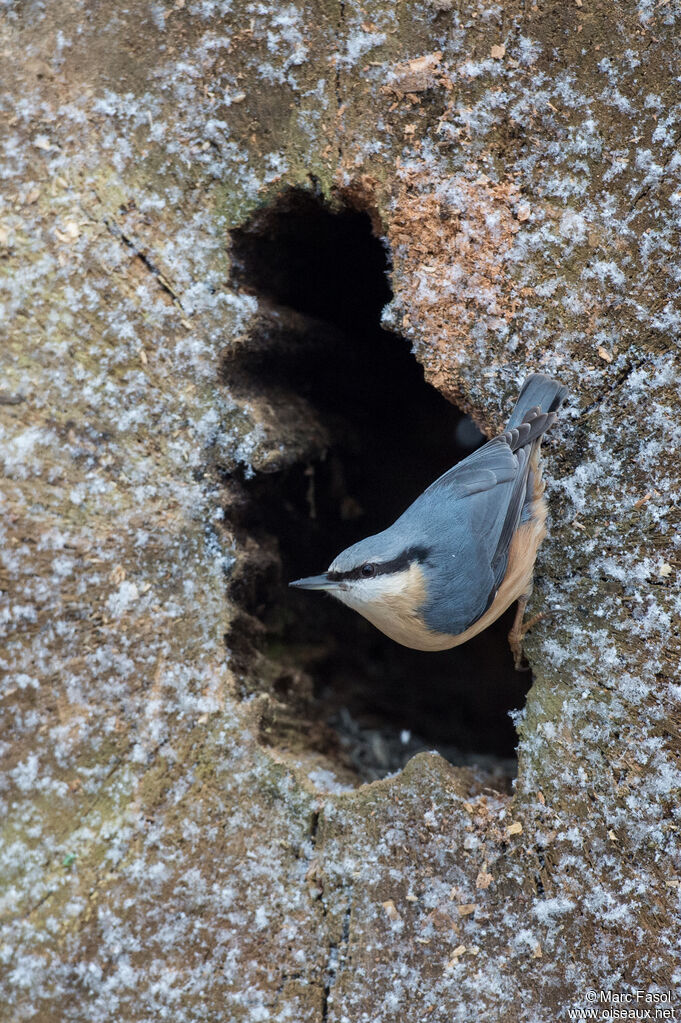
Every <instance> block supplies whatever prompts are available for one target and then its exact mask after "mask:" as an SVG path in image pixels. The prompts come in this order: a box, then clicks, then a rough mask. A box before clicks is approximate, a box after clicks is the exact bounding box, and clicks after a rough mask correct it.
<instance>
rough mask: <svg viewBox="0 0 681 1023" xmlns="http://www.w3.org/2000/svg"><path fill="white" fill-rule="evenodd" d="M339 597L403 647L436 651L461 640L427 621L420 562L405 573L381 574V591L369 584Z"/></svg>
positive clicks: (423, 581)
mask: <svg viewBox="0 0 681 1023" xmlns="http://www.w3.org/2000/svg"><path fill="white" fill-rule="evenodd" d="M372 582H373V580H372ZM338 597H339V599H340V600H342V601H343V603H345V604H347V605H348V606H349V607H351V608H353V609H354V610H355V611H358V612H359V614H361V615H362V616H363V617H364V618H366V619H367V621H369V622H371V624H372V625H375V626H376V628H377V629H380V630H381V632H384V633H385V635H386V636H389V637H390V639H394V640H395V642H396V643H401V644H402V646H408V647H411V648H412V649H413V650H430V651H435V650H446V649H447V648H448V647H451V646H455V645H456V643H457V637H456V636H448V635H446V634H445V633H442V632H433V630H432V629H429V628H428V626H427V625H426V624H425V622H424V620H423V617H422V615H421V612H420V608H422V607H423V604H424V603H425V600H426V582H425V579H424V576H423V570H422V568H421V566H420V565H419V564H418V563H417V562H412V564H411V565H410V566H409V568H406V569H404V570H403V571H401V572H395V573H394V574H391V575H390V576H383V577H381V590H380V592H376V589H375V588H374V587H371V588H370V587H368V586H367V587H366V588H365V590H364V592H363V591H362V589H361V588H360V589H357V590H353V591H347V592H345V593H343V592H340V593H338Z"/></svg>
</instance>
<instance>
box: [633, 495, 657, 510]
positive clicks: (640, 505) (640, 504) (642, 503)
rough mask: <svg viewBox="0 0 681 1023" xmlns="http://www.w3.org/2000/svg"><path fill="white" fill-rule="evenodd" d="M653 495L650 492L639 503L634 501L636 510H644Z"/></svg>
mask: <svg viewBox="0 0 681 1023" xmlns="http://www.w3.org/2000/svg"><path fill="white" fill-rule="evenodd" d="M652 496H653V495H652V494H651V493H650V492H648V493H647V494H646V495H645V496H644V497H640V498H639V499H638V501H634V508H642V507H643V505H644V504H647V503H648V501H649V500H650V498H651V497H652Z"/></svg>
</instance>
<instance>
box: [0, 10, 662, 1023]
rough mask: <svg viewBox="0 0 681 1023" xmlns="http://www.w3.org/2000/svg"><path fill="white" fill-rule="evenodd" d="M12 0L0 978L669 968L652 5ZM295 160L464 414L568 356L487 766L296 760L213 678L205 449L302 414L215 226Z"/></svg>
mask: <svg viewBox="0 0 681 1023" xmlns="http://www.w3.org/2000/svg"><path fill="white" fill-rule="evenodd" d="M3 9H4V22H3V28H2V65H3V78H4V85H5V88H4V90H3V95H2V97H1V98H0V102H1V103H2V106H3V127H2V135H3V148H2V180H3V189H2V191H3V195H2V199H1V205H0V259H1V263H0V266H1V267H2V272H3V280H2V290H3V299H2V301H3V305H2V307H0V308H2V312H3V317H4V324H5V326H4V339H3V344H2V354H1V356H0V357H1V358H2V361H3V364H4V381H3V383H2V394H1V395H0V402H1V404H0V431H1V433H0V436H1V438H2V446H1V450H2V458H3V460H4V469H5V477H6V478H5V482H4V485H3V492H2V502H3V505H2V522H1V524H0V528H1V529H2V576H1V577H0V578H1V579H2V583H1V585H2V623H3V628H4V629H5V630H6V639H5V640H4V641H3V644H2V650H1V651H0V663H1V664H2V671H3V676H4V681H3V693H4V695H3V702H2V718H1V725H0V727H1V729H2V734H1V735H0V752H1V754H2V758H3V774H2V781H1V782H0V798H1V800H2V812H1V815H0V816H1V828H2V830H1V834H2V839H1V850H0V852H1V863H2V867H1V880H2V902H1V905H2V914H3V928H4V929H3V932H2V939H1V941H2V943H1V944H0V963H2V967H1V968H0V990H1V992H2V995H1V997H0V1005H1V1006H2V1007H1V1008H0V1017H1V1018H2V1019H6V1020H8V1021H9V1020H12V1021H17V1020H32V1019H36V1020H37V1019H39V1020H41V1021H48V1020H55V1021H56V1020H60V1021H64V1020H83V1021H84V1020H88V1021H99V1020H109V1019H117V1020H126V1021H128V1020H130V1021H132V1020H152V1019H153V1020H158V1019H162V1018H169V1019H172V1020H174V1021H175V1023H179V1021H183V1020H196V1019H211V1020H224V1021H230V1023H231V1021H241V1020H244V1021H246V1020H253V1021H255V1020H270V1019H271V1020H282V1021H283V1020H294V1021H296V1023H302V1021H308V1020H309V1021H320V1023H321V1021H328V1023H332V1021H335V1023H340V1021H352V1023H356V1021H372V1023H378V1021H384V1023H388V1021H398V1020H399V1021H405V1020H442V1021H445V1020H446V1021H448V1023H452V1021H455V1020H461V1021H464V1020H466V1021H468V1020H471V1019H480V1020H482V1019H485V1020H516V1019H522V1020H533V1021H534V1020H537V1021H539V1020H542V1021H547V1023H549V1021H550V1023H553V1021H555V1020H556V1019H559V1018H567V1016H566V1012H567V1008H568V1007H573V1006H574V1007H576V1006H580V1005H582V1004H585V999H586V997H587V994H586V993H587V989H588V988H591V989H594V990H596V991H598V990H599V989H601V988H603V989H612V990H614V991H615V992H622V991H629V990H631V988H632V987H636V988H641V989H643V990H645V991H648V990H653V989H658V988H659V989H662V990H666V989H670V988H671V989H673V992H674V993H673V995H672V999H674V998H676V997H677V996H678V998H679V1000H678V1001H677V1002H676V1003H674V1001H672V1004H675V1005H676V1008H677V1010H681V994H680V993H679V992H680V991H681V973H680V971H679V966H678V962H679V958H678V957H679V947H678V939H679V933H680V928H679V915H678V900H679V884H680V881H679V878H680V877H681V863H680V862H679V842H678V827H679V810H678V807H679V782H680V781H681V774H680V773H679V763H678V760H679V710H678V708H679V698H680V697H681V687H680V685H679V671H678V665H679V651H680V649H681V646H680V642H679V634H678V615H679V609H680V600H679V593H678V572H679V568H680V566H681V561H680V558H679V540H678V537H679V533H678V528H679V515H678V500H679V486H680V481H679V463H678V454H677V453H676V450H677V448H678V444H679V440H681V437H680V434H679V426H678V409H679V393H680V392H679V385H680V383H681V373H680V367H679V356H678V349H677V343H678V333H679V321H680V315H681V309H680V307H679V262H678V251H679V236H678V223H679V212H678V211H679V208H680V206H679V204H680V203H681V158H679V155H678V151H677V150H678V140H679V133H680V132H681V106H680V105H679V103H678V81H677V75H678V9H677V5H676V4H675V3H674V2H672V3H669V4H666V3H664V2H663V3H661V4H656V5H655V4H653V3H652V2H650V0H640V2H639V4H638V5H636V4H633V3H624V4H616V5H613V4H611V3H605V2H604V0H584V3H583V4H582V3H581V2H580V0H577V2H576V3H567V2H565V0H548V2H546V3H542V4H538V5H534V6H532V5H530V4H524V3H509V4H505V5H504V6H503V7H502V6H501V5H492V6H490V7H486V6H477V5H476V4H475V3H466V2H465V0H464V2H449V0H431V2H430V3H426V2H425V0H421V2H419V3H400V4H397V5H396V4H395V3H393V2H392V0H391V2H389V3H388V2H386V3H381V2H379V0H367V2H366V3H365V4H364V5H363V6H360V5H359V4H358V3H355V2H354V0H344V2H340V3H332V2H330V0H327V2H324V3H322V4H312V3H308V4H306V3H304V2H298V0H296V2H292V3H290V4H288V5H286V6H283V7H280V6H278V5H274V4H270V5H260V4H255V3H246V2H235V3H233V4H230V3H229V2H218V0H176V2H175V3H170V2H168V3H164V2H156V3H147V2H143V0H131V2H130V3H128V4H127V6H125V7H122V6H121V5H110V4H100V3H93V2H91V3H83V2H78V0H76V2H73V0H69V2H66V0H52V2H51V3H50V4H49V5H44V4H41V3H38V2H33V3H31V2H28V3H21V4H16V5H13V4H11V3H10V4H9V5H8V4H5V5H4V8H3ZM312 179H314V181H315V182H316V184H317V187H318V188H319V189H320V190H321V192H322V193H323V194H324V195H325V196H327V197H328V198H329V200H332V201H335V202H341V201H342V202H344V203H349V204H352V205H354V206H355V207H357V208H362V209H366V210H368V211H369V212H370V214H371V217H372V220H373V223H374V226H375V229H376V231H377V232H378V233H380V234H381V235H383V236H384V237H386V238H387V239H388V242H389V245H390V247H391V252H392V259H393V272H392V286H393V290H394V296H395V297H394V301H393V303H392V304H391V306H390V308H389V309H388V311H387V312H386V322H388V323H389V324H391V325H392V326H394V328H395V329H397V330H398V331H399V332H401V333H402V334H404V335H405V336H407V337H408V338H409V339H410V341H411V342H412V343H413V346H414V351H415V353H416V355H417V357H418V359H419V360H420V361H421V362H422V363H423V366H424V367H425V371H426V374H427V377H428V379H429V380H431V381H432V382H433V383H434V384H435V385H436V386H437V387H438V388H439V389H440V390H442V391H443V393H445V394H446V395H448V396H449V397H452V398H454V399H455V400H456V401H457V402H458V403H459V404H460V405H461V407H463V408H465V409H467V410H472V411H473V412H474V414H475V416H476V419H477V420H478V422H480V423H481V424H482V425H484V426H485V427H486V428H488V429H489V430H491V429H492V428H496V427H498V426H499V425H500V424H501V423H502V421H503V418H504V415H505V413H506V411H507V409H508V405H509V401H510V400H511V398H512V396H513V394H514V393H515V391H516V389H517V385H518V383H519V382H520V381H521V380H522V378H523V376H524V375H525V374H526V372H527V371H528V370H529V369H534V368H542V369H546V370H548V371H550V372H552V373H555V374H557V375H558V376H560V378H561V379H562V380H564V382H565V383H566V384H567V385H568V386H569V388H570V392H571V396H572V405H571V407H570V408H571V410H568V412H567V413H566V414H564V415H563V417H562V425H561V428H560V430H558V431H556V433H555V436H554V437H553V440H552V450H551V456H550V460H549V466H548V469H547V476H548V484H549V493H550V500H551V507H552V527H551V536H550V539H549V541H547V543H546V544H545V545H544V547H543V548H542V551H541V554H540V563H541V580H540V584H539V585H538V587H537V591H536V597H535V602H534V605H533V606H534V607H535V610H537V609H539V608H540V607H542V606H544V607H545V606H548V607H549V608H550V609H551V611H552V614H551V617H550V618H548V619H547V620H545V621H544V622H542V623H541V624H540V625H539V626H538V627H537V628H536V629H535V630H534V631H533V633H532V636H531V639H530V640H529V641H528V643H527V651H528V655H529V657H530V660H531V664H532V668H533V672H534V685H533V687H532V690H531V692H530V694H529V698H528V701H527V706H526V708H525V710H524V713H523V714H522V716H521V719H520V720H519V732H520V737H521V741H520V748H519V774H518V780H517V783H516V786H515V790H514V793H513V795H512V796H509V795H501V794H493V793H490V792H488V793H486V794H485V793H481V791H480V788H479V785H478V783H477V782H476V781H475V779H474V778H473V776H472V775H471V774H470V773H468V772H467V771H465V770H463V769H457V768H454V767H451V766H450V765H448V764H447V763H446V762H445V761H444V760H442V759H441V758H440V757H438V756H437V755H436V754H422V755H419V756H418V757H416V758H415V759H413V760H412V761H411V762H410V763H409V765H408V767H407V768H406V769H405V770H404V771H403V772H402V773H400V774H398V775H397V776H395V777H393V778H390V779H385V780H383V781H379V782H376V783H374V784H373V785H370V786H363V787H359V788H355V789H351V790H348V791H344V792H341V793H337V794H334V793H333V792H324V791H322V789H321V788H320V786H319V785H315V784H314V783H313V781H312V780H310V771H311V769H312V768H313V767H315V766H316V768H317V769H318V774H317V777H322V775H323V769H326V768H328V766H329V764H328V762H327V760H326V759H325V757H324V755H323V753H321V752H319V751H318V752H310V750H309V749H308V750H307V751H306V750H303V749H302V747H301V749H300V750H298V751H297V750H296V748H295V743H293V742H291V743H289V744H288V746H287V748H286V749H284V748H283V746H282V748H277V744H276V742H275V743H274V745H272V744H269V745H263V744H262V742H261V739H262V735H263V734H264V732H263V729H264V725H263V721H264V720H266V719H267V716H268V714H270V713H271V707H272V704H273V698H272V696H271V693H270V692H269V691H268V689H267V685H266V684H265V682H266V674H267V670H268V667H267V663H266V661H265V659H264V658H262V660H261V661H260V662H258V661H257V660H256V662H255V663H254V664H253V663H251V666H250V668H249V670H250V672H251V675H252V677H253V679H254V685H253V690H252V691H251V692H250V693H248V694H246V698H245V699H244V698H243V696H244V693H243V691H242V690H241V689H240V687H239V686H238V685H237V684H236V682H235V675H234V673H233V670H232V668H233V658H231V657H230V651H229V650H227V651H226V650H225V645H224V640H223V636H224V634H225V632H227V631H228V629H229V626H230V622H231V621H232V620H233V617H234V615H235V614H237V609H236V607H235V604H234V603H230V602H229V601H228V599H227V596H226V581H225V574H226V573H227V572H229V571H232V570H233V571H236V572H237V573H238V572H239V566H240V565H241V564H242V562H243V560H244V559H245V558H246V557H247V555H248V556H250V557H251V558H253V557H256V556H258V555H260V556H262V557H264V556H265V555H264V554H263V552H262V551H260V552H255V551H251V552H250V554H249V552H248V551H246V550H245V548H244V544H243V543H242V542H240V540H239V537H238V536H237V537H236V538H235V536H234V535H233V534H232V532H230V529H229V528H228V527H227V525H226V523H227V522H228V521H229V516H228V518H227V519H224V517H223V511H222V509H223V505H224V490H223V487H222V479H223V477H224V473H225V472H226V471H227V472H228V471H230V470H236V469H238V468H239V467H241V468H242V469H243V468H244V467H246V470H247V474H248V473H250V472H253V473H255V474H256V476H257V474H258V473H264V472H270V471H272V470H273V469H275V468H277V467H278V466H281V465H287V464H290V463H292V462H293V461H295V460H297V459H300V458H301V457H307V456H308V455H309V454H310V453H314V452H319V451H320V450H321V449H322V448H323V446H324V443H325V438H324V437H323V436H320V434H319V430H318V429H317V428H316V424H315V422H314V417H313V416H312V415H311V413H309V410H308V409H307V408H306V407H305V405H304V402H302V401H301V402H300V403H299V404H298V405H296V406H295V407H294V406H293V405H292V404H291V401H292V399H291V398H290V396H286V395H285V394H282V395H279V397H278V398H277V396H276V395H270V396H269V397H267V398H266V399H262V396H260V397H259V395H258V392H257V387H256V386H255V385H253V387H252V390H251V392H248V390H247V389H243V388H242V390H241V391H240V390H239V388H238V387H237V385H236V383H235V384H234V386H232V383H231V378H230V372H229V358H231V356H230V354H229V353H230V352H231V353H233V352H234V351H235V350H237V349H238V347H239V346H242V347H245V348H246V349H247V348H248V345H249V343H254V342H253V341H252V339H253V337H255V336H256V335H257V336H259V337H260V338H262V337H263V332H265V333H266V329H265V327H263V323H266V321H267V317H268V316H270V317H274V318H275V319H276V318H277V316H278V315H280V314H278V313H277V311H276V310H274V311H272V310H270V311H266V310H263V309H262V308H261V309H259V308H258V304H257V302H256V301H255V299H253V298H252V297H249V296H247V295H244V294H242V293H239V292H238V291H237V290H235V288H234V287H233V286H232V285H231V284H230V273H229V257H228V243H227V239H228V231H229V230H230V229H231V228H234V227H237V226H239V225H240V224H242V223H243V222H244V220H245V219H246V218H247V217H248V216H249V215H250V214H251V213H252V212H253V211H254V210H255V209H256V207H258V206H259V205H261V204H263V203H265V202H266V201H267V200H268V199H271V198H272V197H273V196H275V195H276V194H278V193H279V192H281V191H282V190H283V189H285V188H286V187H287V186H291V185H303V186H309V185H310V182H311V180H312ZM254 325H255V326H257V330H256V329H255V326H254ZM258 325H259V326H258ZM249 338H250V339H251V341H249ZM225 367H227V368H225ZM254 627H255V624H254ZM259 672H260V674H259ZM259 679H261V680H265V681H263V685H262V691H261V692H258V691H257V689H258V680H259ZM300 684H301V686H303V685H304V683H303V682H301V683H300ZM301 699H302V697H301ZM320 770H321V771H322V774H319V771H320ZM314 777H315V774H314V771H313V772H312V778H313V779H314Z"/></svg>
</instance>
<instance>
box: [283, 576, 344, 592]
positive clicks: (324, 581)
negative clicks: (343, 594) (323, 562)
mask: <svg viewBox="0 0 681 1023" xmlns="http://www.w3.org/2000/svg"><path fill="white" fill-rule="evenodd" d="M289 586H294V587H295V588H296V589H298V590H328V589H329V588H330V587H332V586H333V580H331V579H329V577H328V575H327V574H326V572H324V574H323V575H309V576H308V577H307V578H306V579H295V580H294V581H293V582H292V583H289Z"/></svg>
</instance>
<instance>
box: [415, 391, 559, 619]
mask: <svg viewBox="0 0 681 1023" xmlns="http://www.w3.org/2000/svg"><path fill="white" fill-rule="evenodd" d="M554 418H555V416H554V415H553V414H550V415H548V416H547V415H545V414H541V413H539V411H538V410H537V409H530V410H529V411H528V412H527V414H526V416H525V419H524V421H523V422H522V423H521V424H519V426H518V427H516V428H513V429H510V430H507V431H506V432H505V433H503V434H501V435H500V436H499V437H495V438H494V439H493V440H491V441H488V443H487V444H484V445H483V446H482V447H481V448H478V450H477V451H475V452H473V454H472V455H469V456H468V458H466V459H464V460H463V461H462V462H460V463H459V464H458V465H455V466H454V467H453V468H452V469H450V470H449V471H448V472H446V473H445V474H444V475H443V476H441V477H440V478H439V479H437V480H436V481H435V482H434V483H433V484H431V486H430V487H428V489H427V490H425V491H424V493H423V494H422V495H421V496H420V497H419V498H418V499H417V500H416V501H415V502H414V504H413V505H412V506H411V507H410V508H409V509H408V510H407V512H405V514H404V516H403V519H405V520H407V521H409V520H411V521H412V522H413V523H414V527H416V525H417V523H419V524H421V525H422V527H423V526H424V528H423V529H422V532H423V533H424V540H425V542H426V545H427V547H428V549H429V550H430V552H431V553H430V555H429V560H430V566H429V570H428V594H427V600H426V604H425V605H424V608H423V613H424V617H425V618H426V622H427V624H428V626H429V627H430V628H431V629H434V630H436V631H438V632H446V633H449V634H451V635H457V634H458V633H460V632H463V631H464V630H465V629H467V628H468V626H469V625H472V624H473V622H475V621H477V619H478V618H479V617H480V616H481V615H482V614H483V613H484V612H485V610H486V609H487V607H489V605H490V604H491V602H492V601H493V599H494V596H495V594H496V591H497V589H498V588H499V586H500V584H501V581H502V580H503V577H504V575H505V573H506V568H507V564H508V553H509V548H510V544H511V540H512V539H513V535H514V533H515V531H516V529H517V528H518V524H519V523H520V519H521V515H522V512H523V507H524V505H525V502H526V498H527V487H528V479H529V470H530V455H531V450H532V446H533V445H534V444H535V442H538V441H539V439H540V437H541V435H542V434H543V433H544V432H545V430H546V429H547V428H548V426H549V425H550V423H551V422H552V421H553V419H554ZM424 524H425V525H424Z"/></svg>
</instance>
